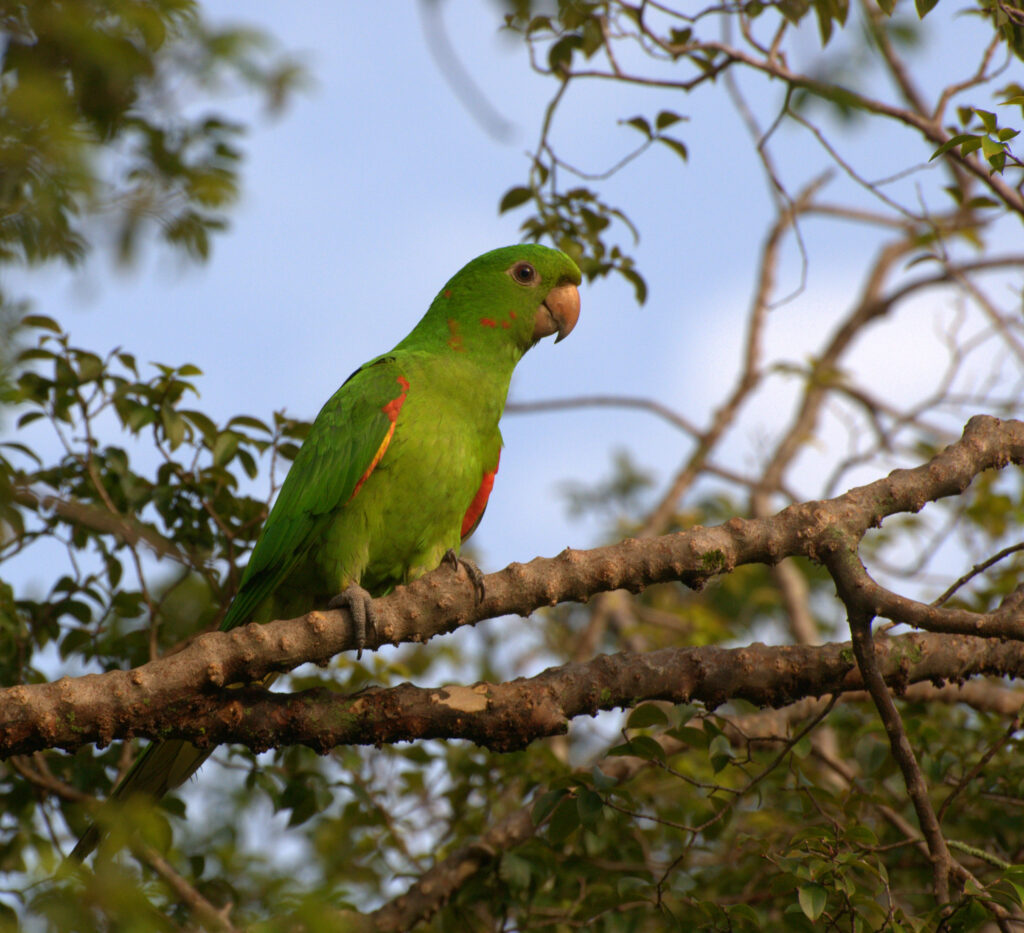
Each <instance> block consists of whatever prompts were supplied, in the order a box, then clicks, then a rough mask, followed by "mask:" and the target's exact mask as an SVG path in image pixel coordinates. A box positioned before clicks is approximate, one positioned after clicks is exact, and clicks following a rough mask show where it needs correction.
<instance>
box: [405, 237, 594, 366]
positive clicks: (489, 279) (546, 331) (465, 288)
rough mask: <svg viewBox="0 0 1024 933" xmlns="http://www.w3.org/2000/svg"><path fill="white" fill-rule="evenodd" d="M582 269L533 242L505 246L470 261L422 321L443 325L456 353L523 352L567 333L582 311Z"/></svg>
mask: <svg viewBox="0 0 1024 933" xmlns="http://www.w3.org/2000/svg"><path fill="white" fill-rule="evenodd" d="M580 281H581V276H580V270H579V268H578V267H577V265H576V263H574V262H573V261H572V259H570V258H569V257H568V256H567V255H566V254H565V253H563V252H560V251H559V250H557V249H550V248H549V247H547V246H540V245H539V244H536V243H524V244H520V245H518V246H505V247H502V248H501V249H495V250H491V251H490V252H489V253H484V254H483V255H482V256H477V258H476V259H474V260H472V261H471V262H469V263H468V264H467V265H465V266H464V267H463V268H462V269H461V270H459V271H458V272H457V273H456V274H455V275H454V276H452V278H451V279H450V280H449V281H448V282H447V283H446V284H445V286H444V288H442V289H441V291H440V293H439V294H438V296H437V298H436V299H434V303H433V304H432V305H431V306H430V311H429V312H428V313H427V317H426V318H425V319H424V324H428V322H429V324H428V326H429V325H433V327H436V328H438V329H440V326H441V325H442V324H443V327H444V328H445V341H446V343H447V345H448V346H449V348H450V349H452V350H453V351H455V352H467V351H468V352H479V351H483V352H486V351H487V350H488V349H491V348H494V349H498V348H501V347H507V348H509V349H511V350H512V351H513V352H514V353H516V354H519V355H521V354H522V353H524V352H525V351H526V350H528V349H529V348H530V347H532V346H533V345H534V344H535V343H537V341H538V340H541V339H542V338H543V337H548V336H551V335H552V334H557V335H558V336H557V337H556V338H555V342H556V343H557V342H558V341H559V340H562V339H563V338H564V337H566V336H568V334H569V332H570V331H571V330H572V329H573V328H574V327H575V326H576V321H577V320H578V319H579V315H580V293H579V291H578V290H577V286H578V285H579V284H580Z"/></svg>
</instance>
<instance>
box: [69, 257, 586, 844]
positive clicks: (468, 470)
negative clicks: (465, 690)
mask: <svg viewBox="0 0 1024 933" xmlns="http://www.w3.org/2000/svg"><path fill="white" fill-rule="evenodd" d="M579 283H580V271H579V269H578V268H577V267H576V264H575V263H574V262H573V261H572V260H571V259H570V258H569V257H568V256H566V255H565V254H564V253H561V252H559V251H558V250H554V249H549V248H547V247H544V246H538V245H534V244H526V245H520V246H508V247H504V248H503V249H496V250H493V251H491V252H489V253H484V255H482V256H479V257H477V258H476V259H474V260H473V261H472V262H470V263H469V264H468V265H467V266H465V267H464V268H463V269H462V270H461V271H460V272H458V273H457V274H456V275H455V276H454V278H452V279H451V280H450V281H449V282H448V283H447V284H446V285H445V286H444V288H442V289H441V291H440V293H439V294H438V296H437V297H436V298H435V299H434V301H433V303H432V304H431V305H430V308H429V309H428V310H427V313H426V314H425V315H424V316H423V319H422V320H421V321H420V322H419V323H418V324H417V325H416V326H415V327H414V328H413V330H412V332H411V333H410V334H409V335H408V336H407V337H406V338H405V339H404V340H402V341H401V343H399V344H398V345H397V346H396V347H395V348H394V349H393V350H391V351H390V352H388V353H385V354H384V355H383V356H378V357H377V358H376V359H373V360H370V361H369V362H368V363H366V364H364V365H363V366H360V367H359V369H357V370H356V371H355V372H354V373H353V374H352V375H351V376H349V378H348V379H347V380H346V381H345V383H344V384H343V385H342V386H341V388H340V389H338V391H337V392H335V393H334V395H333V396H332V397H331V398H330V400H329V401H328V402H327V404H326V405H324V407H323V408H322V409H321V410H320V414H318V415H317V417H316V420H315V421H314V422H313V425H312V427H311V428H310V431H309V434H308V435H307V437H306V439H305V441H304V442H303V444H302V447H301V448H300V449H299V453H298V455H297V456H296V458H295V462H294V463H293V464H292V467H291V469H290V470H289V472H288V476H287V478H286V479H285V482H284V484H283V485H282V487H281V492H280V495H279V496H278V498H277V501H276V502H275V504H274V507H273V508H272V509H271V511H270V515H269V516H268V517H267V521H266V523H265V525H264V526H263V531H262V532H261V534H260V536H259V539H258V540H257V542H256V546H255V547H254V548H253V552H252V555H251V557H250V558H249V564H248V566H247V567H246V569H245V573H244V574H243V575H242V579H241V582H240V583H239V587H238V593H237V594H236V595H235V598H234V600H233V601H232V603H231V605H230V607H229V608H228V611H227V614H226V615H225V616H224V621H223V623H222V624H221V629H222V630H227V629H231V628H234V627H235V626H236V625H244V624H246V623H248V622H253V621H254V622H268V621H270V620H272V619H286V618H290V617H292V616H297V615H301V614H302V613H304V612H308V611H309V610H310V609H311V608H313V607H316V606H324V605H327V606H329V607H332V608H336V607H338V606H341V605H344V606H347V607H348V608H349V609H350V610H351V612H352V617H353V621H354V623H355V626H356V631H357V642H358V644H359V646H360V650H361V649H362V644H363V643H364V641H365V630H366V627H367V626H368V625H369V626H372V625H373V624H374V614H373V608H372V597H376V596H383V595H384V594H386V593H388V592H389V591H390V590H391V589H393V588H394V587H395V586H396V585H398V584H400V583H404V582H407V581H409V580H414V579H415V578H417V577H419V576H422V575H423V574H425V573H427V572H428V571H430V570H433V569H434V568H435V567H437V566H438V565H439V564H440V562H441V561H442V560H443V559H445V558H446V557H448V558H449V559H458V558H456V557H455V555H456V554H457V553H458V549H459V545H460V544H461V543H462V542H463V541H464V540H465V539H466V538H467V537H468V536H469V535H470V534H472V532H473V530H474V529H475V528H476V526H477V524H478V523H479V521H480V518H481V517H482V516H483V513H484V509H485V508H486V506H487V498H488V496H489V494H490V492H491V487H492V485H493V483H494V476H495V474H496V473H497V471H498V457H499V454H500V452H501V444H502V442H501V433H500V431H499V430H498V420H499V418H500V417H501V414H502V410H503V409H504V407H505V398H506V396H507V395H508V388H509V382H510V380H511V378H512V370H513V369H514V368H515V366H516V363H518V362H519V360H520V359H521V358H522V356H523V354H524V353H525V352H526V351H527V350H529V349H530V347H532V346H533V345H534V344H535V343H537V341H538V340H540V339H541V338H542V337H547V336H550V335H551V334H555V333H557V334H558V337H557V338H556V341H555V342H556V343H557V342H558V341H559V340H561V339H562V338H563V337H565V336H566V335H567V334H568V333H569V332H570V331H571V330H572V329H573V327H574V326H575V324H576V320H577V318H578V317H579V310H580V297H579V292H578V291H577V288H576V286H577V285H579ZM472 570H473V571H475V573H474V574H473V576H474V582H475V583H476V585H477V586H478V589H479V588H480V576H479V571H476V570H475V568H472ZM210 753H211V749H200V748H196V747H195V746H194V745H192V744H191V743H189V742H187V741H184V740H177V739H171V740H167V741H161V742H154V743H153V744H151V745H150V746H149V747H148V748H147V749H146V751H145V752H144V753H143V754H142V755H141V756H140V757H139V759H138V760H137V761H136V762H135V764H134V765H133V766H132V768H131V770H130V771H129V772H128V773H127V774H126V775H125V777H124V778H123V779H122V780H121V782H120V783H119V784H118V785H117V786H116V787H115V788H114V790H113V791H112V793H111V797H113V798H118V799H124V798H126V797H129V796H132V795H134V794H146V795H149V796H150V797H152V798H154V799H156V798H159V797H161V796H162V795H164V794H165V793H167V792H168V791H169V790H172V789H173V788H175V787H178V786H179V785H180V784H182V783H183V782H184V781H185V780H187V779H188V778H189V777H190V776H191V775H192V774H194V773H195V771H196V770H197V769H198V768H199V766H200V765H202V763H203V762H204V761H205V760H206V758H207V757H208V756H209V755H210ZM99 835H100V834H99V830H98V827H97V826H96V825H95V824H94V825H92V826H90V827H89V829H88V830H87V831H86V832H85V833H84V834H83V836H82V838H81V839H79V841H78V844H77V845H76V846H75V848H74V850H73V851H72V853H71V856H72V858H75V859H78V860H82V859H84V858H85V857H86V856H87V855H88V854H89V853H90V852H91V851H92V850H93V849H94V848H95V847H96V844H97V843H98V842H99Z"/></svg>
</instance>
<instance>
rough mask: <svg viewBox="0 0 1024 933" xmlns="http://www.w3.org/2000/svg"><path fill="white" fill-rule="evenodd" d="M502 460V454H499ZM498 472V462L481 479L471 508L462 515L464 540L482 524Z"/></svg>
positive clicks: (470, 504)
mask: <svg viewBox="0 0 1024 933" xmlns="http://www.w3.org/2000/svg"><path fill="white" fill-rule="evenodd" d="M498 458H499V460H500V458H501V454H500V453H499V454H498ZM497 472H498V464H497V463H495V464H494V469H493V470H491V471H490V472H489V473H484V475H483V477H482V478H481V480H480V488H479V489H478V490H477V491H476V495H475V496H473V501H472V502H470V503H469V508H468V509H466V514H465V515H463V516H462V540H463V541H465V540H466V538H468V537H469V536H470V535H471V534H472V533H473V529H474V528H476V526H477V525H479V524H480V519H481V518H483V517H484V510H485V509H486V508H487V500H488V499H489V498H490V496H491V490H492V489H493V488H494V475H495V473H497Z"/></svg>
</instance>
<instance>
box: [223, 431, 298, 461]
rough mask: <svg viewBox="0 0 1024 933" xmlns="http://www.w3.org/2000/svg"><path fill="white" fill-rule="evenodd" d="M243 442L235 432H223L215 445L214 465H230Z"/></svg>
mask: <svg viewBox="0 0 1024 933" xmlns="http://www.w3.org/2000/svg"><path fill="white" fill-rule="evenodd" d="M241 440H242V438H241V436H239V435H238V434H236V433H235V432H234V431H221V432H220V434H218V435H217V440H216V442H215V443H214V445H213V465H214V466H224V465H225V464H226V463H228V462H229V461H230V460H231V458H232V457H233V456H234V455H235V451H236V450H238V445H239V443H240V442H241ZM282 446H283V445H282Z"/></svg>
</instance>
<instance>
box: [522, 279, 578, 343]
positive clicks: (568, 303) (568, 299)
mask: <svg viewBox="0 0 1024 933" xmlns="http://www.w3.org/2000/svg"><path fill="white" fill-rule="evenodd" d="M579 318H580V293H579V290H578V289H577V288H576V286H575V285H572V284H569V285H558V286H556V287H555V288H553V289H551V291H549V292H548V297H547V298H545V299H544V301H543V302H542V303H541V306H540V307H539V308H538V309H537V316H536V318H534V322H533V340H534V343H536V342H537V341H538V340H540V339H541V338H542V337H548V336H550V335H551V334H555V333H557V334H558V336H557V337H556V338H555V343H558V341H559V340H563V339H564V338H566V337H568V336H569V334H570V333H571V332H572V329H573V328H574V327H575V326H576V322H577V321H578V320H579Z"/></svg>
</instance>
